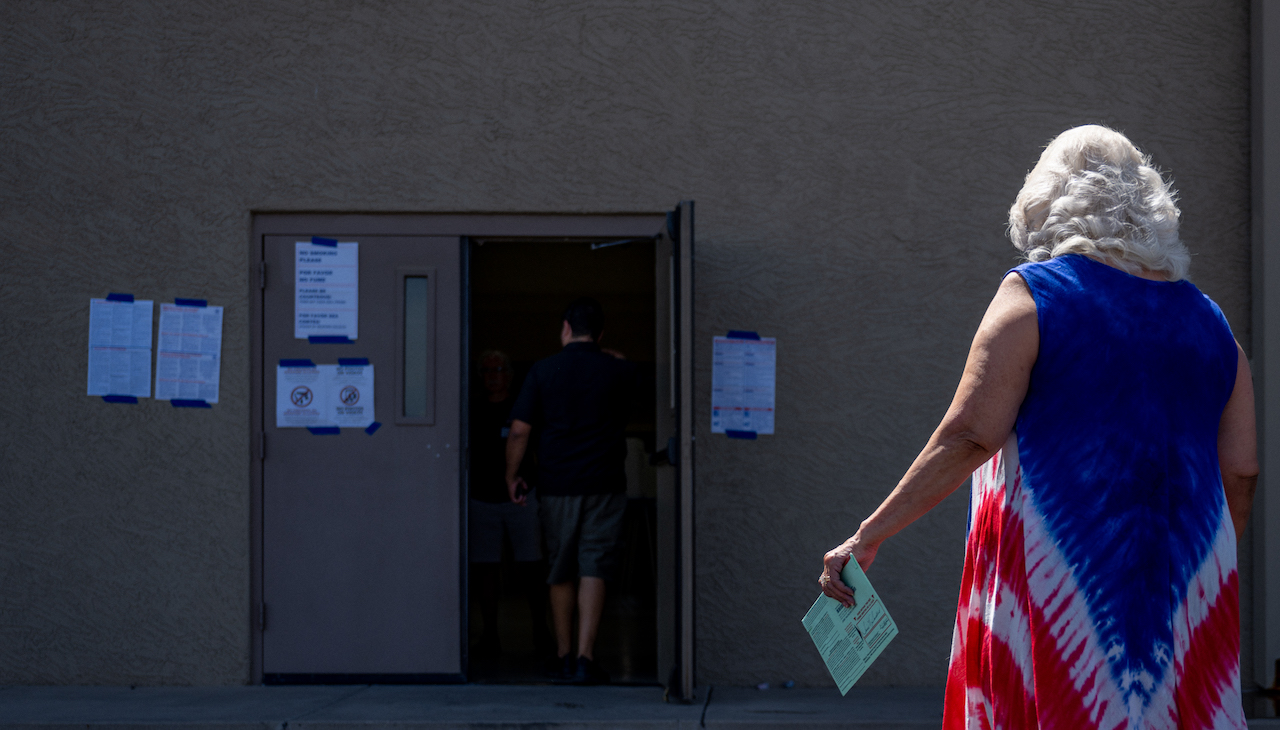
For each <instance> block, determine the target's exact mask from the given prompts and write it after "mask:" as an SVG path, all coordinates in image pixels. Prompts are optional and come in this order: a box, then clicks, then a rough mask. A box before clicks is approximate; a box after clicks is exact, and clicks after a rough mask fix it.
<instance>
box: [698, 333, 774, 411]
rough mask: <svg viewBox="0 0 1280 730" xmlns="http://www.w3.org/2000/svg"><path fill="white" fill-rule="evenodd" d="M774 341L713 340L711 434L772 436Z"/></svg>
mask: <svg viewBox="0 0 1280 730" xmlns="http://www.w3.org/2000/svg"><path fill="white" fill-rule="evenodd" d="M777 352H778V341H777V339H775V338H773V337H764V338H761V339H745V338H737V337H717V338H715V342H714V343H713V346H712V360H711V433H724V432H726V431H749V432H753V433H762V434H771V433H773V386H774V382H775V380H776V373H777Z"/></svg>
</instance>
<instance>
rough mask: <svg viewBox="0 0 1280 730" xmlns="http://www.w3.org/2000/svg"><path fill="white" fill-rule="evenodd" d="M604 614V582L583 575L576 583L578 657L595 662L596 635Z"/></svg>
mask: <svg viewBox="0 0 1280 730" xmlns="http://www.w3.org/2000/svg"><path fill="white" fill-rule="evenodd" d="M602 613H604V580H603V579H600V578H593V577H591V576H586V575H584V576H583V577H582V578H581V579H580V580H579V582H578V656H584V657H586V658H588V659H591V660H593V661H594V660H595V654H594V652H595V647H596V634H597V633H598V632H599V630H600V615H601V614H602Z"/></svg>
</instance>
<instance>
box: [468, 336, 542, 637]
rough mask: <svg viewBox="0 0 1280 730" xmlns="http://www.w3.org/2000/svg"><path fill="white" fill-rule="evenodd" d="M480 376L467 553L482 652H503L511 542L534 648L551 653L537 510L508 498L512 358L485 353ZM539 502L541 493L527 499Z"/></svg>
mask: <svg viewBox="0 0 1280 730" xmlns="http://www.w3.org/2000/svg"><path fill="white" fill-rule="evenodd" d="M479 375H480V377H479V378H478V380H479V382H480V384H481V386H482V389H481V392H480V393H479V394H478V397H477V398H476V400H475V402H474V403H473V404H472V406H471V479H470V483H471V495H470V496H471V500H470V504H469V506H468V515H469V519H468V529H467V554H468V557H469V560H470V563H471V585H472V586H473V588H474V590H475V592H476V596H477V597H478V598H479V601H480V615H481V616H482V617H483V619H484V634H483V635H482V638H481V640H480V646H479V647H478V651H477V654H478V655H479V656H480V657H481V658H493V657H496V656H498V655H499V654H500V653H501V652H502V647H501V643H500V642H499V640H498V602H499V599H500V598H501V596H502V583H501V577H502V541H503V536H504V535H505V536H506V539H507V540H508V541H509V542H510V544H511V554H512V557H514V558H515V565H514V566H513V567H514V570H513V573H514V577H515V579H516V581H517V582H518V583H519V585H520V588H521V590H522V591H523V592H524V593H525V595H526V597H527V598H528V600H529V614H530V619H531V620H532V622H533V644H534V650H535V651H536V652H537V653H538V654H539V656H542V655H547V654H550V652H551V637H550V635H549V634H548V632H547V611H546V603H547V590H546V586H545V584H544V579H545V578H546V564H545V563H544V562H543V560H542V535H541V533H540V531H539V526H538V517H537V514H535V513H533V512H531V511H529V510H525V509H521V508H520V507H519V506H517V505H514V504H511V500H510V499H509V497H508V496H507V484H506V482H505V481H504V476H505V474H506V450H507V434H508V432H509V431H510V429H511V406H512V404H513V403H514V402H515V396H514V394H513V393H512V392H511V380H512V375H513V373H512V367H511V358H510V357H508V356H507V354H506V353H505V352H502V351H500V350H486V351H484V352H483V353H481V354H480V361H479ZM526 501H527V502H528V503H529V504H531V505H535V506H536V505H537V497H536V496H535V495H534V494H529V495H528V498H527V500H526Z"/></svg>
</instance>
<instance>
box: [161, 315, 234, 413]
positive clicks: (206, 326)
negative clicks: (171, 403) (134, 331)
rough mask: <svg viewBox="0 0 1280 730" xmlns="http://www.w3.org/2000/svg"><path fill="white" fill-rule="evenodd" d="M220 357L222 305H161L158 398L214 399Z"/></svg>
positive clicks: (214, 400)
mask: <svg viewBox="0 0 1280 730" xmlns="http://www.w3.org/2000/svg"><path fill="white" fill-rule="evenodd" d="M198 303H199V302H197V304H198ZM221 360H222V307H207V306H187V305H185V304H161V305H160V337H159V341H158V343H157V345H156V399H157V400H202V401H204V402H206V403H217V402H218V374H219V371H220V370H221Z"/></svg>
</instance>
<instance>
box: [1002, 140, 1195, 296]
mask: <svg viewBox="0 0 1280 730" xmlns="http://www.w3.org/2000/svg"><path fill="white" fill-rule="evenodd" d="M1176 196H1177V194H1176V193H1175V192H1174V190H1173V188H1172V187H1171V186H1170V183H1169V182H1166V181H1165V179H1164V178H1163V177H1161V176H1160V172H1159V171H1158V170H1156V169H1155V167H1153V166H1152V165H1151V158H1150V157H1148V156H1146V155H1144V154H1143V153H1142V152H1140V151H1139V150H1138V148H1137V147H1135V146H1134V145H1133V143H1132V142H1130V141H1129V139H1128V138H1127V137H1125V136H1124V135H1123V134H1121V133H1119V132H1117V131H1115V130H1114V129H1108V128H1107V127H1102V126H1098V125H1096V124H1089V125H1085V126H1083V127H1076V128H1074V129H1068V130H1067V131H1065V132H1063V133H1062V134H1060V135H1058V137H1057V138H1056V139H1054V140H1053V141H1052V142H1050V143H1049V146H1048V147H1046V148H1045V150H1044V153H1043V154H1041V155H1040V162H1039V163H1037V164H1036V166H1035V169H1033V170H1032V171H1031V172H1029V173H1027V179H1026V181H1025V182H1024V183H1023V185H1022V190H1021V191H1020V192H1019V193H1018V198H1017V200H1015V201H1014V203H1013V207H1012V208H1010V209H1009V238H1010V240H1012V241H1013V245H1014V247H1015V248H1017V249H1018V250H1019V251H1021V252H1022V253H1023V255H1024V256H1026V258H1027V260H1028V261H1048V260H1049V259H1051V258H1054V257H1056V256H1062V255H1064V254H1071V253H1078V254H1084V255H1086V256H1093V257H1096V258H1101V259H1105V260H1107V261H1110V262H1113V263H1115V265H1116V266H1118V267H1120V268H1122V269H1124V270H1126V271H1128V272H1130V273H1139V272H1140V271H1141V270H1142V269H1146V270H1148V271H1152V272H1160V273H1163V274H1165V275H1166V276H1167V277H1168V279H1169V281H1178V280H1179V279H1183V278H1186V276H1187V269H1188V268H1190V265H1191V254H1190V253H1189V252H1188V251H1187V247H1186V246H1185V245H1184V244H1183V243H1182V241H1181V240H1179V238H1178V218H1179V216H1180V215H1181V211H1179V210H1178V206H1177V203H1176Z"/></svg>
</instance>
